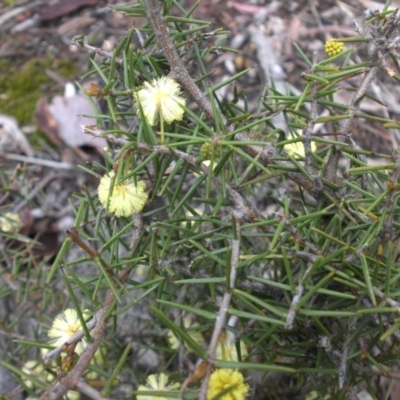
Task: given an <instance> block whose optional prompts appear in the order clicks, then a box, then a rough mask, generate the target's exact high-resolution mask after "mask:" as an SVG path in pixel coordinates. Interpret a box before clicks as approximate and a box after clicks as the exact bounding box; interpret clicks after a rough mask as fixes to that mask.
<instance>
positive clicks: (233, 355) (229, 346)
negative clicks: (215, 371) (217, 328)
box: [215, 337, 248, 361]
mask: <svg viewBox="0 0 400 400" xmlns="http://www.w3.org/2000/svg"><path fill="white" fill-rule="evenodd" d="M239 346H240V356H241V359H242V360H244V359H245V358H246V357H247V355H248V353H247V349H246V346H245V344H244V343H243V342H242V341H240V344H239ZM215 358H216V359H217V360H224V361H239V356H238V352H237V350H236V344H235V342H234V339H233V338H230V337H227V338H226V340H224V341H222V342H221V341H220V342H218V345H217V351H216V353H215Z"/></svg>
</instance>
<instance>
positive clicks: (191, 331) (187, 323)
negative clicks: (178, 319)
mask: <svg viewBox="0 0 400 400" xmlns="http://www.w3.org/2000/svg"><path fill="white" fill-rule="evenodd" d="M183 327H184V328H185V331H187V333H188V335H189V336H190V337H191V338H192V339H193V340H194V341H195V342H196V343H198V344H201V343H203V336H201V333H200V332H198V331H197V328H199V327H200V325H199V324H198V323H197V322H193V321H192V318H191V317H189V316H186V317H185V318H184V319H183ZM167 337H168V343H169V345H170V347H171V349H174V350H177V349H178V348H179V339H178V337H177V336H175V333H174V332H172V331H171V330H169V331H168V333H167ZM185 346H186V348H187V350H188V352H190V351H193V350H192V349H191V348H190V347H188V345H187V344H186V343H185Z"/></svg>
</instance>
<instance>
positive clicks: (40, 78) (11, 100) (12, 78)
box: [0, 58, 79, 125]
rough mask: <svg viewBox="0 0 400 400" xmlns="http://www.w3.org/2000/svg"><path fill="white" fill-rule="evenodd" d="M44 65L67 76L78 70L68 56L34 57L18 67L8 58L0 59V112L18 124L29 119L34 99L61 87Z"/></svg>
mask: <svg viewBox="0 0 400 400" xmlns="http://www.w3.org/2000/svg"><path fill="white" fill-rule="evenodd" d="M47 69H48V70H51V71H55V72H57V73H58V74H60V75H61V76H63V77H64V78H66V79H69V80H73V79H74V77H75V75H76V74H77V73H78V72H79V66H78V65H77V64H76V63H74V62H73V61H71V60H69V59H54V58H52V59H50V58H40V59H39V58H33V59H30V60H29V61H27V62H26V63H25V64H24V65H23V66H22V67H21V68H19V69H16V68H15V67H14V65H13V63H12V62H11V61H9V60H4V59H3V60H0V88H1V89H2V90H1V93H0V112H1V113H4V114H8V115H12V116H14V117H15V118H16V119H17V120H18V123H19V124H20V125H24V124H30V123H32V122H33V114H34V112H35V108H36V102H37V100H38V99H39V98H41V97H42V96H49V95H50V96H52V95H54V94H59V93H60V87H59V86H57V84H56V83H55V82H54V81H53V80H52V79H50V78H49V77H48V76H47V75H46V70H47Z"/></svg>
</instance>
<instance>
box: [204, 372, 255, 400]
mask: <svg viewBox="0 0 400 400" xmlns="http://www.w3.org/2000/svg"><path fill="white" fill-rule="evenodd" d="M248 391H249V385H247V384H246V383H245V382H244V377H243V375H242V373H241V372H239V371H237V370H235V369H226V368H221V369H217V370H215V371H214V372H213V373H212V374H211V376H210V381H209V383H208V390H207V400H213V399H214V398H218V400H244V399H245V398H246V395H247V393H248ZM221 393H224V394H223V395H221Z"/></svg>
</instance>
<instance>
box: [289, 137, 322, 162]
mask: <svg viewBox="0 0 400 400" xmlns="http://www.w3.org/2000/svg"><path fill="white" fill-rule="evenodd" d="M288 139H294V136H289V137H288ZM284 148H285V150H286V152H287V153H288V154H290V155H291V156H292V157H294V156H302V157H304V156H305V154H304V144H303V142H301V141H299V142H295V143H289V144H285V146H284ZM315 150H317V146H316V144H315V142H311V151H315Z"/></svg>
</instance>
